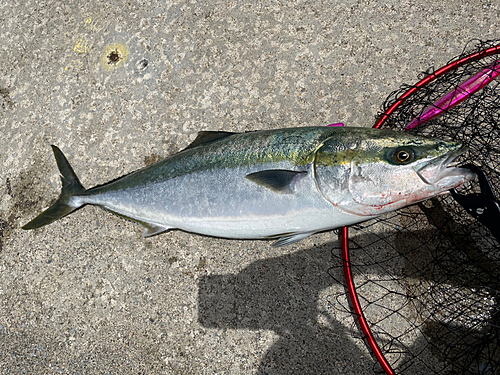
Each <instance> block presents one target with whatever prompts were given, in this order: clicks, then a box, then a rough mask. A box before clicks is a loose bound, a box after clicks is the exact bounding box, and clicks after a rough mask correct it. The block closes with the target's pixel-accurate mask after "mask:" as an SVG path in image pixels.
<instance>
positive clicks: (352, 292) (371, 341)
mask: <svg viewBox="0 0 500 375" xmlns="http://www.w3.org/2000/svg"><path fill="white" fill-rule="evenodd" d="M348 229H349V228H348V227H342V229H341V231H340V240H341V243H342V264H343V268H344V276H345V281H346V284H347V291H348V292H349V298H350V300H351V306H352V309H353V310H354V314H356V318H357V320H358V323H359V325H360V327H361V330H362V331H363V334H364V336H365V339H366V341H367V342H368V345H369V346H370V348H371V350H372V352H373V354H374V356H375V358H376V359H377V361H378V363H380V365H381V366H382V368H383V369H384V371H385V372H386V374H387V375H395V374H396V373H395V372H394V370H393V369H392V367H391V365H390V364H389V362H387V359H386V358H385V357H384V354H383V353H382V350H380V347H379V346H378V344H377V341H376V340H375V337H373V334H372V331H371V329H370V326H369V325H368V322H367V321H366V318H365V314H364V313H363V309H362V308H361V304H360V303H359V299H358V294H357V293H356V286H355V285H354V279H353V277H352V273H351V264H350V259H349V236H348Z"/></svg>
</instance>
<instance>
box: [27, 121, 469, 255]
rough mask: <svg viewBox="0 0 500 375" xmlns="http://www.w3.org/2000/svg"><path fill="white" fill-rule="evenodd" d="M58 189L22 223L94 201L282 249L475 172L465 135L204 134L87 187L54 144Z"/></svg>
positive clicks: (151, 226) (151, 228)
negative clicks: (463, 162) (460, 163)
mask: <svg viewBox="0 0 500 375" xmlns="http://www.w3.org/2000/svg"><path fill="white" fill-rule="evenodd" d="M52 149H53V152H54V155H55V159H56V162H57V165H58V168H59V172H60V175H61V183H62V188H61V193H60V195H59V198H58V199H57V200H56V201H55V203H53V204H52V205H51V206H50V207H49V208H48V209H46V210H45V211H44V212H42V213H41V214H40V215H38V216H37V217H35V218H34V219H33V220H31V221H30V222H29V223H27V224H26V225H24V226H23V227H22V228H23V229H27V230H28V229H36V228H40V227H42V226H44V225H47V224H50V223H52V222H54V221H56V220H58V219H60V218H62V217H64V216H66V215H68V214H70V213H71V212H73V211H75V210H77V209H79V208H81V207H83V206H85V205H95V206H99V207H101V208H103V209H104V210H107V211H109V212H112V213H114V214H116V215H118V216H120V217H122V218H125V219H128V220H131V221H133V222H135V223H138V224H140V225H142V226H143V227H144V232H143V235H144V236H145V237H148V236H153V235H156V234H160V233H162V232H165V231H167V230H170V229H180V230H183V231H187V232H192V233H197V234H201V235H207V236H213V237H222V238H233V239H274V240H276V241H275V242H274V243H273V245H272V246H284V245H288V244H291V243H294V242H297V241H299V240H302V239H304V238H306V237H308V236H310V235H312V234H314V233H318V232H323V231H328V230H332V229H335V228H339V227H342V226H348V225H353V224H356V223H360V222H363V221H366V220H370V219H373V218H375V217H377V216H379V215H382V214H384V213H386V212H390V211H394V210H397V209H399V208H401V207H405V206H408V205H411V204H414V203H417V202H420V201H423V200H425V199H428V198H432V197H435V196H437V195H440V194H444V193H446V192H448V191H449V190H450V189H453V188H456V187H458V186H460V185H462V184H464V183H466V182H467V181H470V180H472V179H474V178H475V174H474V173H473V172H472V171H470V170H469V169H466V168H459V167H455V166H452V165H450V164H451V163H452V161H453V160H454V159H455V158H456V157H457V156H459V155H460V154H462V153H463V152H464V151H465V150H466V147H465V146H463V145H461V144H460V143H458V142H453V141H443V140H439V139H433V138H426V137H423V136H417V135H413V134H408V133H402V132H396V131H391V130H380V129H372V128H362V127H323V126H310V127H296V128H285V129H272V130H258V131H251V132H245V133H233V132H217V131H205V132H200V133H199V134H198V136H197V138H196V139H195V140H194V141H193V142H192V143H191V144H190V145H189V146H188V147H186V148H185V149H184V150H182V151H180V152H178V153H176V154H174V155H171V156H169V157H167V158H166V159H163V160H161V161H159V162H157V163H155V164H152V165H150V166H147V167H145V168H143V169H140V170H137V171H135V172H132V173H130V174H127V175H125V176H122V177H119V178H117V179H115V180H113V181H110V182H108V183H105V184H103V185H98V186H95V187H93V188H90V189H85V188H84V187H83V185H82V184H81V183H80V181H79V179H78V177H77V176H76V174H75V172H74V171H73V169H72V167H71V165H70V164H69V162H68V160H67V159H66V157H65V156H64V154H63V153H62V151H61V150H60V149H59V148H57V147H56V146H52Z"/></svg>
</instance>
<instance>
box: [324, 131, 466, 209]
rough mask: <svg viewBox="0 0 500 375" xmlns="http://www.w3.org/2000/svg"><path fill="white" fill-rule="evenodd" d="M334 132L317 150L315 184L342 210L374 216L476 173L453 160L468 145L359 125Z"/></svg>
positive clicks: (456, 184)
mask: <svg viewBox="0 0 500 375" xmlns="http://www.w3.org/2000/svg"><path fill="white" fill-rule="evenodd" d="M344 135H345V136H344V137H332V138H330V139H328V140H327V141H325V142H324V144H323V145H322V147H320V148H319V149H318V150H317V152H316V155H315V160H314V171H315V179H316V184H317V188H318V190H319V191H320V193H321V194H322V195H323V197H324V198H325V199H326V200H327V201H328V202H330V203H331V204H333V205H334V206H336V207H338V208H340V209H341V210H343V211H346V212H349V213H352V214H355V215H360V216H374V215H380V214H383V213H385V212H389V211H393V210H396V209H398V208H401V207H405V206H408V205H411V204H414V203H417V202H420V201H423V200H425V199H428V198H432V197H435V196H437V195H440V194H443V193H445V192H447V191H449V190H450V189H452V188H455V187H458V186H460V185H462V184H464V183H465V182H467V181H470V180H471V179H473V178H474V177H475V174H474V173H473V172H472V171H470V170H469V169H465V168H457V167H454V166H451V163H452V161H453V160H454V159H455V158H456V157H457V156H459V155H460V154H462V153H463V152H464V151H465V150H466V149H467V148H466V147H464V146H462V145H461V144H460V143H457V142H447V141H443V140H439V139H434V138H426V137H422V136H415V135H411V134H406V133H400V132H394V131H386V130H377V129H363V130H360V131H355V132H354V134H349V133H345V134H344Z"/></svg>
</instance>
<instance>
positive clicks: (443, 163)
mask: <svg viewBox="0 0 500 375" xmlns="http://www.w3.org/2000/svg"><path fill="white" fill-rule="evenodd" d="M467 149H468V147H467V146H461V147H460V148H458V149H456V150H453V151H450V152H448V153H446V154H444V155H442V156H440V157H437V158H436V159H434V160H432V161H430V162H429V163H427V164H424V165H423V166H420V167H419V168H415V172H416V173H417V175H418V176H419V177H420V179H421V180H422V181H423V182H424V183H426V184H429V185H436V184H438V183H440V182H443V181H448V183H449V184H450V185H455V186H456V185H459V184H462V183H464V182H465V181H469V180H471V179H473V178H474V177H475V174H474V173H473V172H472V171H471V170H469V169H466V168H459V167H456V166H453V165H451V163H452V162H453V161H454V160H455V159H456V158H457V157H458V156H460V155H462V154H463V153H464V152H465V151H467ZM456 182H458V183H456ZM440 185H442V184H440ZM446 185H448V184H446ZM455 186H451V187H455ZM451 187H449V188H451Z"/></svg>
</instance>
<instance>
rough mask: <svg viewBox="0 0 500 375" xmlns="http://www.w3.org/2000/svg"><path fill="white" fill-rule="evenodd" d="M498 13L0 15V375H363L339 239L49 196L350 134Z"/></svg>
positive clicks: (292, 8)
mask: <svg viewBox="0 0 500 375" xmlns="http://www.w3.org/2000/svg"><path fill="white" fill-rule="evenodd" d="M499 22H500V7H499V5H498V2H494V1H482V0H473V1H468V2H464V1H462V0H450V1H446V2H443V1H440V2H437V1H436V2H435V1H418V0H417V1H409V0H403V1H400V0H398V1H394V0H387V1H345V0H341V1H331V2H327V1H281V2H280V1H252V0H249V1H245V2H238V1H236V2H227V1H221V2H217V1H211V0H210V1H205V2H197V1H190V2H188V1H185V2H168V1H167V2H163V1H162V2H156V1H135V0H132V1H116V0H110V1H106V2H98V1H93V0H91V1H88V2H81V1H73V0H67V1H64V2H62V1H61V2H60V1H41V0H22V1H16V0H4V1H2V2H0V130H1V131H0V146H1V147H0V160H1V161H0V166H1V169H0V182H1V183H0V220H1V221H0V373H2V374H24V373H26V374H41V373H44V374H46V373H49V374H59V373H62V374H78V373H81V374H154V373H158V374H292V373H295V374H322V373H329V374H371V373H373V360H372V358H371V357H370V355H369V354H368V352H367V350H366V349H365V347H364V345H363V343H362V342H361V341H360V340H359V339H358V338H356V337H357V334H356V333H355V327H353V326H352V318H351V317H350V316H349V314H346V313H344V312H342V308H341V306H340V303H339V302H338V301H337V299H336V298H334V296H335V295H337V294H338V293H339V292H342V287H341V286H340V285H337V284H336V283H335V281H334V280H333V279H332V278H331V277H330V276H329V275H328V273H327V270H328V268H329V267H331V266H332V262H333V257H332V255H331V250H332V249H333V248H335V247H336V246H337V242H336V235H335V233H325V234H321V235H316V236H313V237H312V238H310V239H307V240H305V241H302V242H300V243H298V244H294V245H292V246H288V247H285V248H279V249H272V248H270V247H269V243H268V242H266V241H230V240H221V239H214V238H207V237H202V236H198V235H193V234H189V233H184V232H180V231H172V232H169V233H166V234H163V235H160V236H157V237H154V238H151V239H144V238H142V236H141V232H142V229H141V228H140V227H139V226H138V225H135V224H133V223H130V222H127V221H124V220H122V219H120V218H118V217H114V216H113V215H110V214H108V213H105V212H103V211H101V210H99V209H96V208H93V207H86V208H84V209H82V210H80V211H78V212H76V213H74V214H72V215H70V216H69V217H67V218H65V219H63V220H60V221H58V222H56V223H53V224H52V225H50V226H47V227H45V228H42V229H38V230H36V231H29V232H28V231H23V230H21V229H20V226H21V225H22V224H24V223H26V222H27V221H29V220H30V219H31V218H33V217H34V216H35V214H37V213H39V212H40V211H41V210H42V209H43V208H45V207H47V206H48V205H49V204H50V203H51V202H52V201H53V200H54V199H55V197H56V196H57V194H58V191H59V177H58V173H57V170H56V166H55V162H54V159H53V156H52V153H51V150H50V147H49V145H50V144H56V145H58V146H59V147H60V148H61V149H62V150H63V151H64V152H65V153H66V155H67V156H68V158H69V159H70V161H71V163H72V165H73V167H74V169H75V171H76V172H77V174H78V175H79V176H80V179H81V181H82V183H83V184H84V185H85V186H89V187H90V186H93V185H96V184H100V183H104V182H106V181H108V180H111V179H114V178H116V177H118V176H120V175H122V174H124V173H127V172H130V171H133V170H135V169H138V168H141V167H143V166H144V165H145V164H149V163H151V162H154V161H156V160H158V158H162V157H165V156H167V155H169V154H172V153H174V152H176V151H178V150H180V149H182V148H184V147H185V146H187V145H188V143H189V142H190V141H192V140H193V139H194V138H195V135H196V132H197V131H198V130H218V129H219V130H226V131H245V130H256V129H265V128H279V127H287V126H306V125H326V124H329V123H334V122H344V123H346V124H348V125H353V126H371V125H372V124H373V122H374V118H375V115H376V113H377V112H378V110H379V108H380V105H381V104H382V102H383V100H384V99H385V97H386V96H387V94H389V93H390V92H391V91H392V90H394V89H396V88H398V87H399V85H400V84H402V83H403V82H407V83H410V82H414V81H415V80H416V79H417V77H419V74H420V72H421V71H424V70H426V69H427V68H428V67H430V66H436V67H437V66H440V65H442V64H444V63H445V62H446V61H447V60H448V59H450V58H451V57H453V56H455V55H456V54H458V53H459V52H460V51H461V50H462V48H463V47H464V46H465V44H466V42H467V41H468V40H469V39H472V38H481V39H493V38H498V37H499V35H498V30H499V27H500V25H499Z"/></svg>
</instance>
